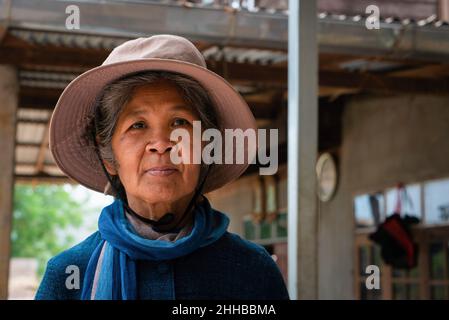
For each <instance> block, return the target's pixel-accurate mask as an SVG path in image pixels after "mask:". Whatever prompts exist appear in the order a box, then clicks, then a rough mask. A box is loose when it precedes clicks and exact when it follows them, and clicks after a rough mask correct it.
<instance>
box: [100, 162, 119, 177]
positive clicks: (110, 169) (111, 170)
mask: <svg viewBox="0 0 449 320" xmlns="http://www.w3.org/2000/svg"><path fill="white" fill-rule="evenodd" d="M103 164H104V167H105V168H106V171H107V172H108V173H109V174H110V175H111V176H115V175H117V170H116V169H115V166H114V165H113V164H112V163H110V162H109V161H107V160H103Z"/></svg>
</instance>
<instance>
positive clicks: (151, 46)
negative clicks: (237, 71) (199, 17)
mask: <svg viewBox="0 0 449 320" xmlns="http://www.w3.org/2000/svg"><path fill="white" fill-rule="evenodd" d="M151 70H154V71H168V72H176V73H180V74H184V75H187V76H189V77H191V78H193V79H195V80H196V81H197V82H199V83H200V84H201V86H202V87H203V88H204V89H205V90H206V92H207V93H208V94H209V96H210V98H211V100H212V103H213V107H214V108H215V112H216V113H217V115H218V118H219V122H220V123H219V127H220V128H219V129H220V130H221V131H222V132H224V129H242V130H243V131H245V130H247V129H253V130H256V129H257V126H256V121H255V119H254V116H253V114H252V113H251V110H250V109H249V107H248V105H247V103H246V102H245V100H244V99H243V97H242V96H241V95H240V94H239V93H238V92H237V91H236V90H235V89H234V88H233V87H232V86H231V85H230V84H229V83H228V82H227V81H226V80H225V79H223V78H222V77H220V76H219V75H217V74H216V73H214V72H212V71H210V70H208V69H207V66H206V62H205V60H204V57H203V55H202V54H201V52H200V51H199V50H198V49H197V48H196V47H195V46H194V45H193V43H191V42H190V41H188V40H187V39H185V38H183V37H179V36H174V35H155V36H152V37H149V38H138V39H134V40H130V41H127V42H125V43H123V44H121V45H120V46H118V47H116V48H115V49H114V50H113V51H112V52H111V53H110V55H109V56H108V57H107V58H106V60H105V61H104V62H103V64H102V65H101V66H98V67H96V68H93V69H91V70H89V71H86V72H85V73H83V74H81V75H80V76H78V77H77V78H75V79H74V80H73V81H72V82H70V84H69V85H68V86H67V87H66V88H65V90H64V91H63V93H62V94H61V96H60V97H59V100H58V102H57V104H56V107H55V110H54V111H53V114H52V117H51V122H50V140H49V143H50V150H51V152H52V155H53V157H54V159H55V162H56V164H57V165H58V167H59V168H60V169H61V170H62V172H64V173H65V174H66V175H67V176H68V177H70V178H72V179H73V180H75V181H76V182H78V183H80V184H81V185H83V186H85V187H87V188H89V189H93V190H95V191H98V192H105V187H106V186H107V184H108V179H107V177H106V175H105V173H104V171H103V169H102V166H101V163H100V161H99V159H98V156H97V153H96V151H95V148H94V147H93V141H92V139H86V132H87V130H88V126H89V124H90V122H91V121H92V119H93V117H94V111H95V106H96V101H97V99H98V98H99V97H101V95H102V92H103V89H104V88H105V86H107V85H108V84H109V83H111V82H113V81H115V80H117V79H119V78H122V77H124V76H126V75H128V74H132V73H137V72H142V71H151ZM222 137H224V134H223V135H222ZM243 147H244V149H245V150H244V155H247V154H255V150H256V149H257V146H256V145H251V144H247V143H245V144H244V146H243ZM248 148H250V150H248ZM248 151H250V153H248ZM235 152H236V150H235V145H234V154H235ZM252 160H253V159H248V158H247V157H246V156H245V162H244V163H243V164H214V165H213V166H212V167H211V169H210V172H209V174H208V176H207V180H206V181H205V183H204V187H203V192H204V193H207V192H210V191H213V190H215V189H217V188H220V187H222V186H224V185H225V184H227V183H229V182H231V181H233V180H235V179H237V178H238V177H239V176H240V175H241V174H242V173H243V172H244V171H245V170H246V169H247V167H248V165H249V164H250V163H251V161H252Z"/></svg>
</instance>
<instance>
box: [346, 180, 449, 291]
mask: <svg viewBox="0 0 449 320" xmlns="http://www.w3.org/2000/svg"><path fill="white" fill-rule="evenodd" d="M405 188H406V194H407V196H408V199H404V198H402V203H401V206H402V213H405V214H408V215H412V216H416V217H418V218H420V219H421V223H420V225H418V226H417V227H414V228H413V229H412V234H413V238H414V241H415V242H416V243H417V244H418V250H419V252H418V258H419V261H418V266H417V267H416V268H415V269H413V270H408V271H405V270H399V269H394V268H392V267H391V266H388V265H386V264H384V263H383V261H382V259H381V257H380V253H379V248H378V246H377V245H376V244H374V243H373V242H372V241H371V240H369V234H370V233H371V232H373V231H374V227H375V226H376V225H377V221H381V222H382V221H384V220H385V217H388V216H389V215H391V214H392V213H393V212H394V210H395V207H396V203H397V191H396V189H395V188H390V189H387V190H385V191H381V192H376V193H373V194H363V195H358V196H356V197H355V198H354V219H355V221H356V234H355V259H354V263H355V269H354V270H356V272H355V274H354V276H355V293H356V297H357V298H359V299H449V179H441V180H433V181H427V182H424V183H416V184H411V185H407V186H405ZM369 264H374V265H377V266H379V268H380V272H381V288H380V290H375V289H374V290H368V289H367V288H366V284H365V280H366V274H365V270H366V266H367V265H369Z"/></svg>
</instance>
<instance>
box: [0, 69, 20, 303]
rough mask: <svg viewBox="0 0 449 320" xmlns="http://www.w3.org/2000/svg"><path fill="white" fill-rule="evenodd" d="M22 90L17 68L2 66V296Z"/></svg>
mask: <svg viewBox="0 0 449 320" xmlns="http://www.w3.org/2000/svg"><path fill="white" fill-rule="evenodd" d="M18 91H19V83H18V80H17V73H16V69H15V68H14V67H12V66H6V65H0V173H1V175H0V299H7V298H8V278H9V260H10V259H9V258H10V252H11V241H10V239H11V221H12V211H13V191H14V150H15V140H16V112H17V105H18Z"/></svg>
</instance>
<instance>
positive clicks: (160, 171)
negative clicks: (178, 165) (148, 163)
mask: <svg viewBox="0 0 449 320" xmlns="http://www.w3.org/2000/svg"><path fill="white" fill-rule="evenodd" d="M176 171H178V170H177V169H175V168H173V167H154V168H151V169H148V170H146V171H145V173H148V174H150V175H152V176H157V177H166V176H169V175H172V174H173V173H175V172H176Z"/></svg>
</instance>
